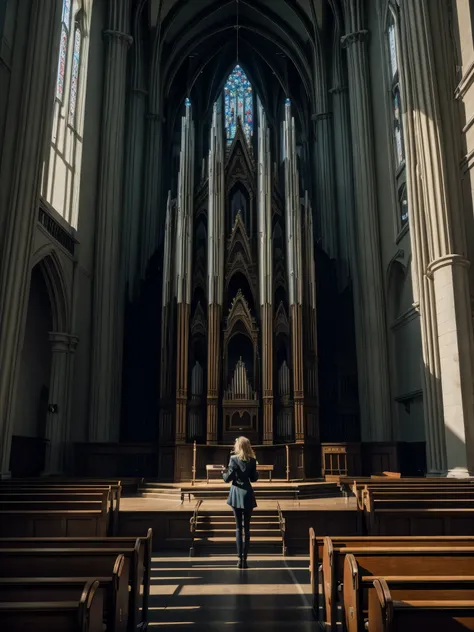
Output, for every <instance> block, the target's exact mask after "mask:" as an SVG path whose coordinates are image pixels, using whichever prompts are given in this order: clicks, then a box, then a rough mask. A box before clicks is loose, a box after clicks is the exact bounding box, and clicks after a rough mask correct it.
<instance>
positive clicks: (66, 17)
mask: <svg viewBox="0 0 474 632" xmlns="http://www.w3.org/2000/svg"><path fill="white" fill-rule="evenodd" d="M70 20H71V0H63V17H62V20H61V22H62V23H63V24H65V25H66V28H69V22H70Z"/></svg>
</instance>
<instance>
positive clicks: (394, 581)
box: [343, 554, 474, 632]
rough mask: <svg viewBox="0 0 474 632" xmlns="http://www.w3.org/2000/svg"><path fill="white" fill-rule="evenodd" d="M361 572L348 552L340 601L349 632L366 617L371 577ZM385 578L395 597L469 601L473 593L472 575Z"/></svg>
mask: <svg viewBox="0 0 474 632" xmlns="http://www.w3.org/2000/svg"><path fill="white" fill-rule="evenodd" d="M375 579H380V578H379V577H374V576H371V575H363V574H362V571H361V569H359V567H358V565H357V562H356V559H355V557H354V556H353V555H352V554H348V555H346V556H345V559H344V583H343V601H344V613H345V624H346V628H347V631H348V632H363V630H365V629H366V622H367V618H368V610H369V605H368V604H369V600H370V593H371V591H373V590H374V580H375ZM384 580H385V581H386V582H387V584H388V586H389V587H390V591H391V593H392V594H393V597H394V598H395V599H397V600H402V601H405V600H416V601H419V600H434V601H438V602H446V601H456V600H469V599H472V597H473V595H474V577H462V576H461V577H458V576H453V577H447V576H446V575H442V576H432V577H430V576H428V577H421V576H414V577H401V576H395V577H391V576H386V577H384Z"/></svg>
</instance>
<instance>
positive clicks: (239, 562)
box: [237, 557, 244, 568]
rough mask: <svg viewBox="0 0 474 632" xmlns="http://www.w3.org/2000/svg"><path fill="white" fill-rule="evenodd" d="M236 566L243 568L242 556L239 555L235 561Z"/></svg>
mask: <svg viewBox="0 0 474 632" xmlns="http://www.w3.org/2000/svg"><path fill="white" fill-rule="evenodd" d="M237 568H244V558H243V557H239V561H238V562H237Z"/></svg>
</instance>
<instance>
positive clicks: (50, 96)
mask: <svg viewBox="0 0 474 632" xmlns="http://www.w3.org/2000/svg"><path fill="white" fill-rule="evenodd" d="M414 4H416V3H412V2H410V1H409V0H374V1H368V0H271V1H270V0H202V1H192V2H189V1H185V0H114V2H111V1H107V0H50V1H48V2H47V3H34V2H21V1H20V0H0V42H1V48H0V157H1V162H0V243H1V261H0V304H1V305H2V307H1V311H2V313H1V314H0V438H1V445H2V452H1V467H0V476H1V477H9V476H25V475H36V474H39V473H41V472H43V473H45V472H46V473H50V474H51V473H53V474H59V473H65V472H76V473H79V474H81V475H90V476H143V477H148V478H155V479H159V480H161V481H170V482H172V481H177V482H179V481H184V480H190V479H191V478H193V476H196V475H197V476H198V478H205V465H206V464H208V463H218V462H219V463H220V462H221V461H223V460H225V459H227V457H228V453H229V449H230V447H231V446H232V444H233V442H234V440H235V438H236V437H237V436H239V435H245V436H247V437H248V438H249V439H250V440H251V441H252V443H253V444H254V445H256V446H258V450H259V459H260V462H261V463H262V464H265V463H268V464H270V463H271V464H274V465H275V472H276V475H277V477H279V478H285V477H286V478H287V480H289V479H292V480H293V479H298V480H301V479H318V478H321V477H324V476H326V477H327V476H331V475H332V474H341V473H346V474H347V473H351V474H352V473H354V474H362V473H364V474H368V475H370V474H371V473H374V472H379V471H383V470H394V471H401V472H402V473H403V474H406V475H416V474H420V473H428V474H430V475H438V476H439V475H442V476H445V475H449V476H467V475H469V474H472V473H473V472H474V390H473V388H472V385H473V382H474V353H473V352H474V336H473V333H474V329H473V311H472V310H473V308H472V305H474V300H473V299H474V272H473V269H472V266H470V262H471V261H472V259H473V256H474V219H473V213H472V207H473V204H472V198H473V196H472V184H471V167H472V164H473V162H472V155H473V151H474V137H472V127H471V126H472V120H474V119H473V116H472V114H473V112H474V110H473V108H474V101H473V98H474V97H473V95H474V92H473V88H471V85H472V76H474V75H472V67H473V63H474V46H473V44H472V42H473V40H474V36H473V33H474V27H472V22H471V14H472V12H473V8H472V3H469V2H467V0H457V1H455V0H449V2H441V1H438V0H436V1H433V2H426V1H425V0H423V1H421V2H420V3H419V6H418V5H417V6H414ZM40 5H41V6H40ZM415 62H416V63H415Z"/></svg>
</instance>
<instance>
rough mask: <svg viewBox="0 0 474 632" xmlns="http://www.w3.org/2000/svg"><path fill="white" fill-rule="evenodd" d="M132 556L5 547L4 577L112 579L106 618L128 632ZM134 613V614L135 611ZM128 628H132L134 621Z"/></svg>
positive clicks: (0, 572) (0, 568)
mask: <svg viewBox="0 0 474 632" xmlns="http://www.w3.org/2000/svg"><path fill="white" fill-rule="evenodd" d="M130 571H131V565H130V557H127V555H126V554H125V553H117V552H116V551H114V550H104V549H47V550H44V549H43V550H42V549H4V550H2V551H1V552H0V578H3V579H10V578H40V577H42V578H72V577H76V578H77V577H79V578H81V579H83V578H91V577H93V578H111V579H112V581H111V582H110V583H109V584H108V581H107V579H106V580H105V581H104V583H105V584H108V585H109V586H110V589H109V594H108V601H107V608H106V609H105V610H103V614H102V617H103V619H104V620H106V621H110V620H112V621H113V622H114V626H113V627H112V629H113V630H117V631H120V632H126V630H127V624H128V623H129V622H130V617H129V601H130V602H131V601H132V600H133V597H132V595H130V597H129V584H130ZM132 614H133V613H132ZM128 629H132V627H131V624H130V625H129V627H128Z"/></svg>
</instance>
